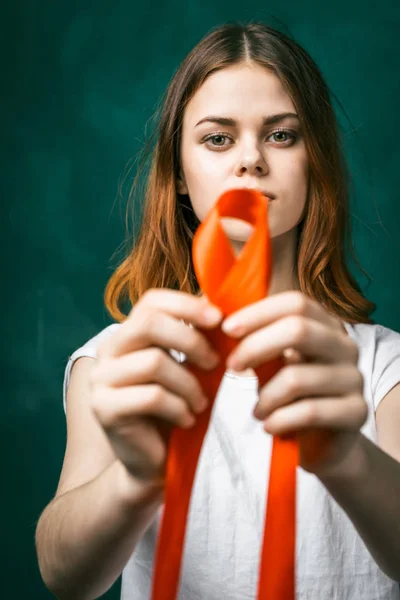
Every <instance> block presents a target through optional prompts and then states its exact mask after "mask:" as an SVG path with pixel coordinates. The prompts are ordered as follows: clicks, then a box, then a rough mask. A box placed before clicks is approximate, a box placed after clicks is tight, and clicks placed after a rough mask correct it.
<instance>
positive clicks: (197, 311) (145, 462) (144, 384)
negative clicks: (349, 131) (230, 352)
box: [91, 289, 223, 485]
mask: <svg viewBox="0 0 400 600" xmlns="http://www.w3.org/2000/svg"><path fill="white" fill-rule="evenodd" d="M210 309H211V310H214V316H212V314H211V317H209V316H208V314H207V311H209V310H210ZM222 316H223V315H222V313H221V312H220V311H218V309H217V308H216V307H213V306H212V305H211V304H210V303H209V301H208V300H207V299H206V297H204V296H202V297H199V296H193V295H190V294H187V293H185V292H178V291H174V290H169V289H151V290H148V291H147V292H145V293H144V294H143V296H141V298H140V299H139V300H138V302H137V303H136V304H135V306H134V307H133V309H132V310H131V312H130V314H129V316H128V317H127V319H126V320H125V321H124V322H123V324H122V325H121V327H119V328H118V330H117V331H116V333H115V334H114V335H112V336H111V337H109V338H108V339H106V340H105V341H104V342H103V343H102V344H101V345H100V346H99V348H98V353H97V358H98V360H97V363H96V365H95V367H94V368H93V371H92V375H91V408H92V410H93V412H94V414H95V416H96V418H97V420H98V421H99V423H100V425H101V426H102V428H103V430H104V431H105V433H106V435H107V437H108V439H109V441H110V443H111V445H112V447H113V450H114V452H115V454H116V457H117V458H118V459H119V460H120V461H121V462H122V463H123V465H124V466H125V468H126V469H127V471H128V472H129V474H130V475H132V476H133V477H134V480H135V481H136V482H138V481H139V482H142V483H143V484H146V485H147V484H152V483H158V484H159V483H160V482H163V481H164V477H165V467H166V458H167V443H168V438H169V433H170V431H171V429H172V427H183V428H185V429H186V428H189V427H192V426H193V425H194V423H195V415H196V414H199V413H200V412H202V411H203V410H205V408H206V407H207V404H208V400H207V398H206V397H205V396H204V395H203V392H202V389H201V387H200V384H199V382H198V381H197V379H196V378H195V377H194V375H193V374H192V373H190V372H189V371H188V370H187V369H186V368H185V366H184V365H183V364H179V363H178V362H176V361H175V360H174V358H173V357H172V356H171V355H170V353H169V352H168V350H169V349H171V348H174V349H176V350H178V351H180V352H184V353H185V354H186V356H187V361H188V362H189V363H193V364H195V365H197V366H199V367H200V368H202V369H213V368H214V367H215V366H216V365H217V364H218V362H219V357H218V355H217V354H216V352H215V351H214V349H213V348H212V347H211V346H210V344H209V342H208V340H207V339H206V338H205V337H204V335H202V334H201V332H200V331H198V330H197V329H196V326H198V327H201V328H203V329H207V328H209V329H211V328H213V327H216V326H217V325H218V324H219V323H220V322H221V319H222ZM182 320H184V321H185V322H188V323H191V324H192V325H194V327H189V326H188V325H186V324H185V323H184V322H182Z"/></svg>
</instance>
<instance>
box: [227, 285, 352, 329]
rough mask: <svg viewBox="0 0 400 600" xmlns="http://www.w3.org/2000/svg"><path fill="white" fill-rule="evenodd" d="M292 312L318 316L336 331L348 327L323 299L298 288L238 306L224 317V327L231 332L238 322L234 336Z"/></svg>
mask: <svg viewBox="0 0 400 600" xmlns="http://www.w3.org/2000/svg"><path fill="white" fill-rule="evenodd" d="M289 315H295V316H301V317H305V318H307V319H314V320H315V321H319V322H320V323H323V324H325V325H327V326H328V327H330V328H332V329H333V330H335V331H342V332H343V331H345V330H344V328H343V325H342V323H341V322H340V321H339V319H337V317H335V316H333V315H330V314H329V313H328V312H327V311H326V310H325V308H324V307H323V306H322V305H321V304H320V303H319V302H317V301H316V300H313V299H312V298H310V297H308V296H306V295H305V294H303V293H302V292H299V291H297V290H296V291H293V290H291V291H288V292H283V293H281V294H273V295H272V296H268V297H267V298H263V299H262V300H260V301H258V302H254V303H253V304H250V305H248V306H246V307H245V308H243V309H240V310H238V311H237V312H235V313H234V314H232V315H231V316H229V317H228V318H227V319H225V320H224V322H223V324H222V329H223V331H225V332H226V333H229V335H231V332H230V331H228V327H229V325H230V324H232V325H234V324H235V323H237V324H238V325H240V330H239V329H238V331H237V333H236V334H233V332H232V336H233V337H242V336H244V335H248V334H249V333H251V332H252V331H256V330H257V329H260V328H261V327H265V326H266V325H268V324H270V323H273V322H274V321H277V320H278V319H282V318H284V317H286V316H289Z"/></svg>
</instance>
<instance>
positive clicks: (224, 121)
mask: <svg viewBox="0 0 400 600" xmlns="http://www.w3.org/2000/svg"><path fill="white" fill-rule="evenodd" d="M290 117H291V118H295V119H297V120H299V117H298V115H296V113H292V112H285V113H279V114H276V115H270V116H269V117H263V125H274V124H275V123H280V121H283V120H284V119H288V118H290ZM206 122H208V123H217V124H218V125H225V127H235V125H237V122H236V121H235V120H234V119H229V118H228V117H213V116H208V117H204V119H201V121H199V122H198V123H197V125H195V128H196V127H198V126H199V125H201V123H206Z"/></svg>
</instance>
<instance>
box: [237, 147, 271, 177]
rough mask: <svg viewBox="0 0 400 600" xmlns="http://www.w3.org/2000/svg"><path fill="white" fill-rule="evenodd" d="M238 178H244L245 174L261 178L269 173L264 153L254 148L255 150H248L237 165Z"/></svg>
mask: <svg viewBox="0 0 400 600" xmlns="http://www.w3.org/2000/svg"><path fill="white" fill-rule="evenodd" d="M235 171H236V175H237V177H242V176H243V175H245V174H248V175H254V176H260V175H266V174H267V173H268V165H267V163H266V161H265V158H264V157H263V155H262V153H261V152H260V151H259V150H258V149H257V148H254V149H253V150H251V151H250V150H247V151H246V152H245V153H243V155H242V156H241V157H240V158H239V160H238V164H237V165H236V169H235Z"/></svg>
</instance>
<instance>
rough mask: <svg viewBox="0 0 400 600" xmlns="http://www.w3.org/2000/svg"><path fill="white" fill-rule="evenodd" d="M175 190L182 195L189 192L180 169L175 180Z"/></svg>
mask: <svg viewBox="0 0 400 600" xmlns="http://www.w3.org/2000/svg"><path fill="white" fill-rule="evenodd" d="M176 191H177V192H178V194H182V195H185V194H189V190H188V188H187V185H186V181H185V178H184V176H183V174H182V171H180V172H179V177H178V178H177V181H176Z"/></svg>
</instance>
